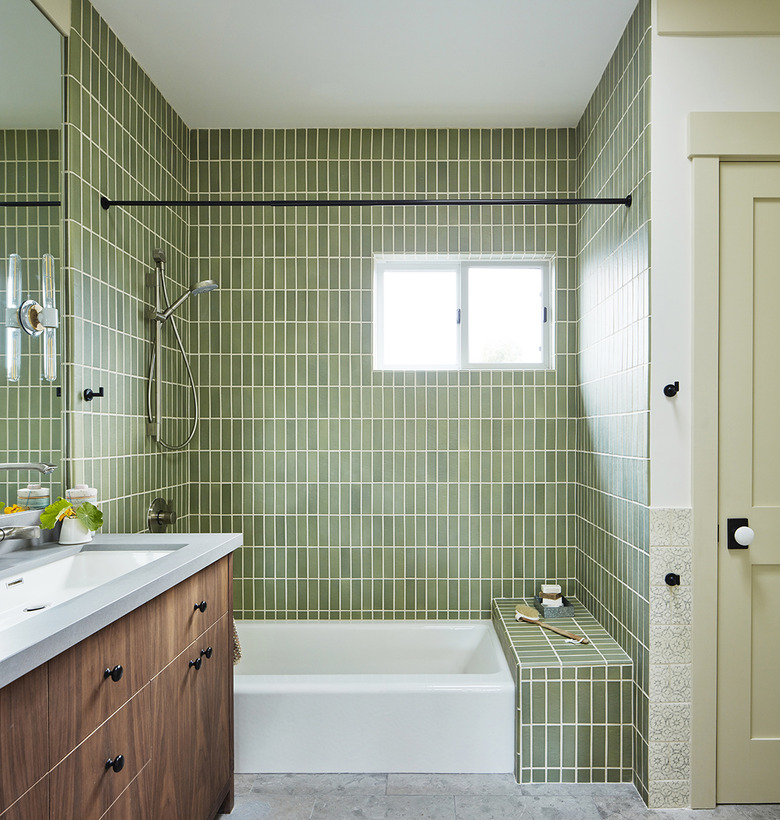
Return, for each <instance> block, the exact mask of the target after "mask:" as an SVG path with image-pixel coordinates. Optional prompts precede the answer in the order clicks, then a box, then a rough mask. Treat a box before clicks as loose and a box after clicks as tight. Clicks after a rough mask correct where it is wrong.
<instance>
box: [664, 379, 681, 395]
mask: <svg viewBox="0 0 780 820" xmlns="http://www.w3.org/2000/svg"><path fill="white" fill-rule="evenodd" d="M679 392H680V382H674V383H673V384H667V385H666V386H665V387H664V396H666V397H667V398H669V399H673V398H674V397H675V396H676V395H677V394H678V393H679Z"/></svg>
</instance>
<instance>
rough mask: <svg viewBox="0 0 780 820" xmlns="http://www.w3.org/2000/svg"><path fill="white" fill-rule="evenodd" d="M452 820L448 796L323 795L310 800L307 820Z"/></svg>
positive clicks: (453, 816)
mask: <svg viewBox="0 0 780 820" xmlns="http://www.w3.org/2000/svg"><path fill="white" fill-rule="evenodd" d="M347 818H349V820H455V801H454V798H453V797H451V796H450V795H397V794H393V795H384V796H378V795H360V794H355V795H346V794H339V795H326V796H324V797H318V798H317V799H316V800H315V801H314V808H313V809H312V813H311V820H347Z"/></svg>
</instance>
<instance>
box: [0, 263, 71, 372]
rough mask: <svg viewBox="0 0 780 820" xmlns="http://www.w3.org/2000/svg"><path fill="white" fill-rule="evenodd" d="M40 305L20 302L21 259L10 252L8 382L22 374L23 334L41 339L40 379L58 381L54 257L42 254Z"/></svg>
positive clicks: (6, 346)
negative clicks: (41, 363) (41, 360)
mask: <svg viewBox="0 0 780 820" xmlns="http://www.w3.org/2000/svg"><path fill="white" fill-rule="evenodd" d="M41 284H42V290H43V296H42V300H43V305H40V304H38V302H36V301H35V299H26V300H24V301H22V258H21V257H20V256H19V254H18V253H12V254H11V256H10V257H9V258H8V277H7V291H6V320H5V372H6V376H7V378H8V381H9V382H18V381H19V379H20V378H21V375H22V331H24V332H25V333H26V334H27V335H28V336H32V337H33V338H35V337H37V336H43V368H42V378H43V379H45V380H46V381H49V382H53V381H54V380H55V379H56V378H57V333H56V331H57V328H58V327H59V324H60V317H59V312H58V311H57V304H56V287H55V281H54V257H53V256H52V255H51V254H50V253H47V254H44V256H43V259H42V260H41Z"/></svg>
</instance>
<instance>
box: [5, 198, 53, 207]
mask: <svg viewBox="0 0 780 820" xmlns="http://www.w3.org/2000/svg"><path fill="white" fill-rule="evenodd" d="M59 205H62V203H61V202H60V201H59V199H42V200H40V202H39V201H36V200H25V201H24V202H0V208H39V207H41V208H53V207H55V206H59Z"/></svg>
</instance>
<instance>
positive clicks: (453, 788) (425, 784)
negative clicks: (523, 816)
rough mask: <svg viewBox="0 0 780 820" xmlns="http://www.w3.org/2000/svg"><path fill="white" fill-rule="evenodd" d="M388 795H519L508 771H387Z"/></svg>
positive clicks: (517, 787)
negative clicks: (401, 772)
mask: <svg viewBox="0 0 780 820" xmlns="http://www.w3.org/2000/svg"><path fill="white" fill-rule="evenodd" d="M387 793H388V794H474V795H487V794H503V795H513V794H520V793H521V788H520V786H518V785H517V783H515V778H514V775H511V774H389V775H387Z"/></svg>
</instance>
